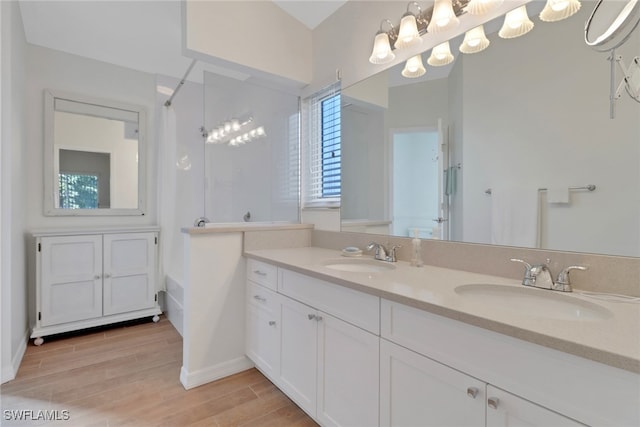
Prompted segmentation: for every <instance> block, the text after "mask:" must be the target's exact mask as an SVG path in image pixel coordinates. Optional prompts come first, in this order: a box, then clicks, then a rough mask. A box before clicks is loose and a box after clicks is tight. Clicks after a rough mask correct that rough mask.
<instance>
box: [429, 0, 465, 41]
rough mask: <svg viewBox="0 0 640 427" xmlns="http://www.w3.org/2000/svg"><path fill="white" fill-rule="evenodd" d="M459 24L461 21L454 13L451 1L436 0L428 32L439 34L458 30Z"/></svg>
mask: <svg viewBox="0 0 640 427" xmlns="http://www.w3.org/2000/svg"><path fill="white" fill-rule="evenodd" d="M459 24H460V20H459V19H458V18H457V17H456V14H455V12H454V11H453V5H452V4H451V0H435V4H434V6H433V14H432V15H431V22H429V25H428V26H427V31H428V32H430V33H434V34H437V33H441V32H444V31H449V30H451V29H453V28H456V27H457V26H458V25H459Z"/></svg>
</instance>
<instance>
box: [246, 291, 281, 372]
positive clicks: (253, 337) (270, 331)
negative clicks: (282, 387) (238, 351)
mask: <svg viewBox="0 0 640 427" xmlns="http://www.w3.org/2000/svg"><path fill="white" fill-rule="evenodd" d="M245 349H246V354H247V356H248V357H249V359H251V360H252V361H253V362H254V363H255V365H256V366H257V367H258V368H259V369H260V371H262V373H264V374H265V375H266V376H267V377H268V378H269V379H270V380H271V381H275V380H276V379H277V378H278V375H279V373H280V298H279V295H278V294H276V293H275V292H274V291H271V290H269V289H267V288H264V287H263V286H260V285H258V284H256V283H253V282H252V281H247V317H246V334H245Z"/></svg>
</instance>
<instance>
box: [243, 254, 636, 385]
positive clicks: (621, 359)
mask: <svg viewBox="0 0 640 427" xmlns="http://www.w3.org/2000/svg"><path fill="white" fill-rule="evenodd" d="M243 256H245V257H247V258H252V259H255V260H258V261H263V262H267V263H270V264H273V265H275V266H277V267H281V268H286V269H288V270H291V271H294V272H297V273H301V274H305V275H307V276H310V277H314V278H316V279H320V280H326V281H328V282H331V283H335V284H338V285H341V286H344V287H347V288H350V289H354V290H356V291H361V292H364V293H367V294H370V295H375V296H378V297H380V298H385V299H388V300H391V301H394V302H398V303H401V304H405V305H408V306H411V307H414V308H418V309H421V310H425V311H428V312H430V313H433V314H436V315H441V316H443V317H447V318H449V319H452V320H457V321H460V322H463V323H466V324H468V325H472V326H476V327H479V328H482V329H486V330H489V331H492V332H497V333H500V334H503V335H506V336H509V337H512V338H516V339H520V340H523V341H527V342H529V343H532V344H537V345H540V346H543V347H546V348H550V349H553V350H557V351H561V352H563V353H568V354H571V355H574V356H578V357H582V358H584V359H588V360H592V361H594V362H598V363H602V364H604V365H608V366H612V367H615V368H619V369H623V370H625V371H630V372H633V373H636V374H640V360H636V359H633V358H630V357H626V356H623V355H620V354H616V353H612V352H608V351H605V350H601V349H597V348H593V347H590V346H587V345H584V344H579V343H573V342H569V341H566V340H564V339H561V338H557V337H554V336H552V335H548V334H543V333H539V332H535V331H531V330H527V329H523V328H520V327H517V326H513V325H509V324H507V323H503V322H498V321H495V320H491V319H486V318H483V317H479V316H475V315H472V314H468V313H465V312H463V311H458V310H455V309H450V308H446V307H442V306H439V305H435V304H431V303H428V302H424V301H418V300H415V299H412V298H409V297H405V296H402V295H398V294H395V293H392V292H386V291H383V290H379V289H375V288H371V287H368V286H365V285H361V284H359V283H356V282H352V281H350V280H346V279H342V278H338V277H335V276H331V275H328V274H323V273H322V272H318V271H314V270H309V269H307V268H304V267H299V266H296V265H293V264H288V263H286V262H281V261H277V260H274V259H272V258H269V257H263V256H260V255H256V254H253V253H251V252H250V251H249V252H244V253H243Z"/></svg>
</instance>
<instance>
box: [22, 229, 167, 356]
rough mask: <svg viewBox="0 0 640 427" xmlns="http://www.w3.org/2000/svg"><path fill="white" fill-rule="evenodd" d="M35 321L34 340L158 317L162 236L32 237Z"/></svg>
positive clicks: (139, 233)
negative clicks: (160, 244)
mask: <svg viewBox="0 0 640 427" xmlns="http://www.w3.org/2000/svg"><path fill="white" fill-rule="evenodd" d="M33 236H34V243H35V250H36V251H35V265H36V272H35V279H36V280H35V316H34V317H35V319H34V321H33V330H32V334H31V337H32V338H35V339H36V340H35V343H36V344H37V345H40V344H42V342H43V339H42V337H43V336H46V335H51V334H56V333H61V332H68V331H73V330H77V329H83V328H88V327H93V326H100V325H105V324H109V323H115V322H121V321H125V320H132V319H136V318H141V317H146V316H155V317H154V320H156V321H157V319H158V317H157V315H158V314H160V313H161V311H160V308H159V306H158V303H157V293H156V276H157V272H156V269H157V244H158V232H157V231H156V230H153V231H147V230H145V231H141V230H135V231H134V230H127V231H123V230H117V231H115V230H114V231H110V232H105V231H100V232H98V231H94V232H92V231H87V232H84V233H79V232H75V234H74V233H72V232H63V231H42V232H35V233H33Z"/></svg>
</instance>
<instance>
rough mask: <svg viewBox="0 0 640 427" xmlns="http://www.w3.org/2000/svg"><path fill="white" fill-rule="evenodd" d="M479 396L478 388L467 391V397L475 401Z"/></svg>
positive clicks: (470, 388)
mask: <svg viewBox="0 0 640 427" xmlns="http://www.w3.org/2000/svg"><path fill="white" fill-rule="evenodd" d="M477 395H478V389H477V388H475V387H469V388H468V389H467V396H469V397H471V398H472V399H475V398H476V396H477Z"/></svg>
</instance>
